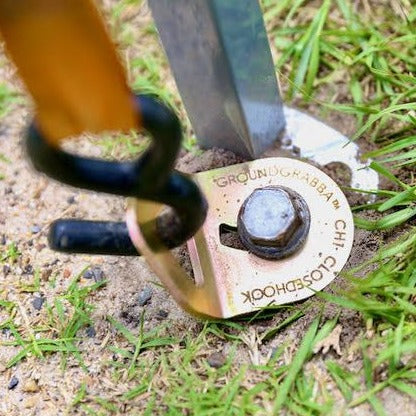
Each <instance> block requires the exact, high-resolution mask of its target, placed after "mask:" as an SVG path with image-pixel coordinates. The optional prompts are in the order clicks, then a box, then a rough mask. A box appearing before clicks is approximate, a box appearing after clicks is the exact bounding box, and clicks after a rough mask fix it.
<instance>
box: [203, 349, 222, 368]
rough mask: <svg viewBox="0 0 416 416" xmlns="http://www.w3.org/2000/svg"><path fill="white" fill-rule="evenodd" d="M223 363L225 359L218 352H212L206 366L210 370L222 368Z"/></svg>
mask: <svg viewBox="0 0 416 416" xmlns="http://www.w3.org/2000/svg"><path fill="white" fill-rule="evenodd" d="M225 361H226V360H225V357H224V356H223V355H222V354H221V353H219V352H214V353H213V354H211V355H210V356H209V357H208V358H207V362H208V365H209V366H210V367H212V368H220V367H222V366H223V365H224V364H225Z"/></svg>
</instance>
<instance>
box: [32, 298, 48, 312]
mask: <svg viewBox="0 0 416 416" xmlns="http://www.w3.org/2000/svg"><path fill="white" fill-rule="evenodd" d="M44 302H45V298H44V297H43V296H36V297H35V298H34V299H33V300H32V306H33V307H34V308H35V309H36V310H37V311H40V310H41V309H42V306H43V303H44Z"/></svg>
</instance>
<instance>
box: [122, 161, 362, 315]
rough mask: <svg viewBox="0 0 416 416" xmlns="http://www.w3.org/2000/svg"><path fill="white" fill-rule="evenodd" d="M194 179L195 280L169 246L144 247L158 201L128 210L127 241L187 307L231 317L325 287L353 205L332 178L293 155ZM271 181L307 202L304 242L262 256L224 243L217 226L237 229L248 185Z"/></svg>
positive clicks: (337, 264)
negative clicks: (199, 195) (198, 218)
mask: <svg viewBox="0 0 416 416" xmlns="http://www.w3.org/2000/svg"><path fill="white" fill-rule="evenodd" d="M194 179H195V180H196V181H197V182H198V184H199V185H200V187H201V189H202V190H203V191H204V192H205V194H206V196H207V199H208V201H209V203H210V208H209V212H208V216H207V220H206V222H205V224H204V226H203V227H202V229H201V230H200V231H199V232H198V233H197V234H196V235H195V238H194V239H192V240H190V241H189V243H188V250H189V253H190V256H191V261H192V265H193V270H194V275H195V281H196V282H197V284H196V285H195V284H194V283H193V282H192V280H190V279H189V277H188V276H187V275H186V273H185V272H184V271H183V270H182V269H181V268H180V267H179V266H178V265H177V263H176V261H175V259H174V258H173V256H172V255H171V254H170V253H169V252H168V251H167V250H163V249H161V247H160V246H158V245H157V244H154V243H152V244H153V246H149V241H151V239H150V236H151V235H152V227H151V226H150V224H151V223H152V215H153V218H154V216H155V215H157V213H158V209H160V207H156V206H153V209H149V207H148V206H147V205H148V204H147V203H143V202H142V201H136V202H134V201H132V202H131V204H130V208H129V214H128V226H129V230H130V235H131V237H132V240H133V242H134V243H135V245H136V246H137V248H138V249H139V250H140V251H141V252H142V253H143V254H144V255H145V256H146V258H147V261H148V262H149V265H150V266H151V267H152V268H153V270H154V271H155V272H156V273H157V274H158V275H159V277H160V278H161V280H162V282H163V283H164V285H165V286H166V287H167V289H168V290H169V291H170V293H171V294H172V296H173V297H174V298H175V299H176V301H177V302H178V303H179V304H181V305H182V307H184V308H185V309H186V310H187V311H188V312H190V313H192V314H194V315H198V316H204V317H215V318H218V317H221V318H229V317H232V316H236V315H240V314H244V313H248V312H253V311H256V310H258V309H259V308H261V307H265V306H268V305H273V304H274V305H279V304H284V303H290V302H295V301H298V300H301V299H305V298H307V297H309V296H311V295H313V294H314V291H319V290H321V289H323V288H324V287H325V286H326V285H328V284H329V283H330V282H331V281H332V280H333V279H334V278H335V277H336V276H337V275H338V273H339V272H340V271H341V270H342V268H343V266H344V265H345V263H346V261H347V259H348V257H349V254H350V252H351V248H352V243H353V237H354V223H353V218H352V214H351V210H350V207H349V205H348V202H347V200H346V198H345V196H344V194H343V193H342V192H341V190H340V189H339V187H338V186H337V185H336V183H335V182H334V181H332V179H330V178H329V177H328V176H327V175H326V174H324V173H323V172H322V171H320V170H319V169H317V168H315V167H313V166H311V165H309V164H307V163H304V162H301V161H299V160H295V159H289V158H269V159H261V160H256V161H253V162H248V163H244V164H239V165H234V166H230V167H226V168H221V169H216V170H212V171H208V172H201V173H198V174H196V175H194ZM270 185H281V186H285V187H288V188H290V189H293V190H294V191H296V192H297V193H299V194H300V195H302V197H303V198H304V200H305V201H306V203H307V205H308V207H309V211H310V215H311V224H310V232H309V235H308V237H307V239H306V241H305V244H304V246H303V247H302V248H301V249H300V250H299V251H298V252H296V253H294V254H293V255H292V256H290V257H287V258H285V259H282V260H264V259H262V258H260V257H257V256H256V255H254V254H252V253H249V252H247V251H243V250H239V249H236V248H231V247H226V246H224V245H222V244H221V241H220V225H221V224H227V225H229V226H231V227H236V226H237V214H238V211H239V209H240V206H241V204H242V202H243V201H244V200H245V199H246V198H247V197H248V196H249V195H250V194H251V192H253V190H254V189H256V188H259V187H266V186H270ZM153 221H154V220H153Z"/></svg>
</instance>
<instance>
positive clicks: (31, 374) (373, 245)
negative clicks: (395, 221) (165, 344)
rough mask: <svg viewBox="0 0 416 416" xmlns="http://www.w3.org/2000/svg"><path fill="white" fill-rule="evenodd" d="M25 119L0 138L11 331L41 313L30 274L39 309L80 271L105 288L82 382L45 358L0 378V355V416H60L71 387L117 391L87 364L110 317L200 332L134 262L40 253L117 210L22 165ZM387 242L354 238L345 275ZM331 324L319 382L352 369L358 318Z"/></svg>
mask: <svg viewBox="0 0 416 416" xmlns="http://www.w3.org/2000/svg"><path fill="white" fill-rule="evenodd" d="M28 117H29V115H28V110H27V108H26V107H25V106H20V107H19V108H17V109H16V110H15V111H13V113H12V114H11V115H10V116H8V117H7V118H6V119H5V120H4V122H3V124H2V134H1V137H0V140H1V149H2V153H3V154H4V155H5V156H6V157H7V158H8V159H9V160H11V161H12V163H11V164H8V165H5V172H4V174H5V178H6V179H5V180H3V181H2V182H0V192H1V195H2V204H1V208H0V221H1V235H2V239H3V241H2V244H8V243H10V242H12V241H13V242H16V243H17V245H18V247H19V250H20V251H21V252H22V253H23V254H22V256H21V258H20V260H19V262H18V263H17V264H15V265H10V267H7V268H6V267H3V270H2V275H1V277H0V282H1V289H2V294H1V296H2V299H5V300H11V301H15V302H17V304H18V305H19V309H20V311H19V312H20V316H19V317H17V322H19V321H22V322H23V324H28V328H27V330H28V331H30V326H31V325H34V324H36V323H37V322H41V321H42V319H43V318H44V316H43V315H44V313H45V312H44V311H42V310H41V311H37V310H35V309H34V307H33V305H32V302H33V299H34V297H36V296H38V295H39V294H38V293H34V294H32V293H29V294H28V293H24V292H21V291H20V290H19V287H20V286H21V285H22V284H24V283H28V282H30V281H31V280H32V279H33V273H34V271H35V270H37V269H39V270H41V271H42V273H41V276H42V282H41V287H42V295H43V296H44V297H45V300H46V302H48V300H50V301H52V300H53V297H54V296H55V295H56V294H57V293H60V291H62V290H63V288H64V287H65V286H67V285H68V282H69V281H70V280H71V279H72V278H73V277H74V276H76V275H77V274H78V273H80V272H81V271H82V270H83V269H85V267H88V266H93V267H99V268H100V269H101V270H102V271H103V273H104V275H105V277H106V278H107V279H108V284H107V286H106V287H105V288H104V289H102V290H100V291H99V292H97V293H96V294H94V295H93V296H92V299H91V302H92V303H93V304H94V306H95V307H96V310H95V311H94V313H93V319H94V328H95V332H96V334H95V336H94V337H93V338H90V337H88V335H87V333H86V332H85V331H82V334H81V339H82V341H81V344H82V349H83V351H84V354H85V363H86V365H87V366H88V367H89V368H90V373H89V374H88V375H85V373H83V372H82V371H81V370H80V368H79V367H76V366H74V367H72V366H70V367H69V368H68V369H67V370H66V371H65V372H64V373H62V372H61V370H60V366H59V361H60V358H59V356H58V355H51V356H47V357H46V358H45V359H41V360H39V359H36V358H29V359H28V360H26V361H23V362H21V363H19V364H18V365H17V366H16V367H12V368H10V369H6V368H5V365H4V364H5V363H6V362H7V361H8V360H9V359H10V358H11V357H12V356H14V355H15V354H16V352H17V349H16V348H13V347H4V346H0V414H1V415H35V414H36V415H57V414H64V411H63V409H65V408H66V407H67V406H68V405H69V403H70V401H71V398H73V396H74V394H75V392H76V390H77V388H78V387H79V382H80V380H85V379H87V380H88V387H89V389H90V390H91V391H97V393H99V392H101V393H102V391H103V389H104V390H108V391H109V392H112V394H117V392H120V393H121V392H123V391H124V390H125V389H124V388H123V386H117V385H112V384H109V385H105V386H103V384H102V382H101V381H100V378H101V376H102V374H101V371H102V368H100V362H101V360H100V361H97V357H98V356H99V357H100V358H101V359H102V358H103V355H104V356H105V355H106V354H109V353H108V352H107V351H106V349H105V345H106V344H107V342H109V339H110V338H111V337H113V336H114V334H113V333H112V331H111V328H110V327H109V323H108V321H107V320H106V316H107V315H111V316H114V317H116V318H117V319H119V320H120V321H121V322H123V323H124V324H125V325H126V326H128V327H130V328H135V327H137V325H138V323H139V320H140V315H141V313H142V311H143V309H145V310H146V315H145V327H150V328H151V327H152V326H154V325H157V324H159V323H160V322H161V320H166V321H167V322H168V324H169V328H170V331H169V332H170V333H171V334H172V335H177V336H180V334H181V333H182V332H183V331H190V332H193V331H194V332H195V333H197V332H198V331H199V330H200V328H201V325H202V324H201V322H199V321H198V320H196V319H194V318H192V317H190V316H189V315H187V314H186V313H185V312H183V311H182V310H181V309H180V308H179V307H178V306H177V305H176V304H175V302H174V301H173V300H172V298H171V297H170V296H169V294H168V293H167V292H166V291H165V290H164V289H163V288H161V287H159V286H156V285H154V284H153V282H157V277H156V276H155V275H154V274H153V273H152V272H151V271H150V270H149V268H148V267H147V265H146V263H145V261H144V260H143V259H142V258H123V257H110V256H86V255H65V254H60V253H56V252H53V251H51V250H50V249H49V248H48V247H47V241H46V234H47V228H48V224H50V222H51V221H53V220H54V219H56V218H60V217H74V218H89V219H112V220H121V219H122V218H123V209H124V206H123V205H124V202H123V200H122V199H120V198H115V197H110V196H105V195H102V194H95V193H85V192H82V191H79V190H77V189H72V188H69V187H66V186H62V185H61V184H59V183H56V182H54V181H51V180H49V179H47V178H45V177H43V176H42V175H39V174H37V173H35V172H34V171H33V169H32V167H31V166H30V164H29V162H28V160H27V159H26V157H25V154H24V149H23V145H22V137H23V135H24V129H25V127H26V125H27V121H28ZM329 122H330V123H331V124H332V125H333V126H334V127H338V128H339V129H340V130H341V131H343V132H344V133H349V132H350V131H349V129H345V120H343V123H342V125H340V124H338V123H336V122H334V120H329ZM95 151H97V149H95ZM238 161H239V160H238V158H236V157H235V156H234V155H232V154H230V153H228V152H224V151H221V150H210V151H206V152H204V153H203V154H200V155H198V156H195V155H190V154H185V155H183V156H182V158H181V160H180V162H179V168H182V169H183V170H185V171H188V172H190V171H198V170H206V169H210V168H214V167H220V166H224V165H225V164H228V163H233V162H238ZM335 179H336V178H335ZM388 237H389V236H388V234H382V233H370V232H366V231H362V230H357V231H356V235H355V241H354V248H353V251H352V254H351V257H350V259H349V261H348V264H347V266H346V267H353V266H356V265H358V264H361V263H362V262H363V261H365V260H367V259H369V258H370V257H371V256H372V254H374V253H375V251H376V250H377V248H378V247H379V245H380V243H381V242H383V241H385V240H386V239H388ZM51 276H57V279H56V287H55V288H51V287H50V286H49V285H47V284H46V283H47V282H48V280H49V279H50V277H51ZM339 284H341V279H340V278H339V279H336V280H335V282H334V287H337V286H338V285H339ZM148 287H151V288H152V291H153V294H152V298H151V301H150V302H149V303H148V304H147V305H145V306H140V305H139V303H138V294H139V293H141V291H142V290H143V289H144V288H148ZM327 290H331V289H327ZM308 302H313V303H316V304H317V308H316V310H318V309H319V307H318V305H320V304H321V302H320V301H318V300H317V299H312V300H310V301H308ZM312 310H314V309H312ZM334 314H335V308H334V307H332V306H331V305H327V306H326V308H325V316H327V317H328V318H332V317H333V316H334ZM286 316H287V312H283V313H276V315H275V316H274V317H273V318H272V319H269V320H267V321H264V322H257V323H253V324H250V325H249V326H248V329H249V330H251V331H254V332H256V333H259V334H261V333H262V332H263V331H266V330H267V329H268V328H271V327H272V326H274V325H276V323H278V322H281V321H282V320H283V319H285V318H286ZM314 317H315V313H313V312H311V313H310V314H309V315H306V316H305V317H303V318H301V319H299V320H298V321H297V322H296V323H295V324H293V325H291V326H290V327H289V329H287V330H283V331H282V332H280V333H279V335H278V336H277V337H275V338H274V339H272V340H271V341H270V342H268V343H266V345H262V346H260V349H259V357H260V359H265V358H266V357H268V356H269V355H270V354H271V352H272V351H273V350H274V349H275V348H276V347H277V346H279V345H280V344H281V343H282V342H284V341H286V340H288V339H292V340H293V343H294V345H296V344H298V343H299V341H300V340H301V339H302V336H303V334H304V332H305V328H307V327H308V325H309V324H310V323H311V321H312V320H313V318H314ZM29 323H30V324H29ZM339 325H340V329H341V333H340V338H339V348H340V353H341V354H342V355H341V357H339V356H338V354H337V352H336V351H335V349H331V350H330V351H329V352H328V353H327V354H326V356H323V355H320V354H318V355H317V357H316V359H315V360H314V363H313V368H312V369H311V371H314V372H317V374H318V375H319V374H320V375H321V376H323V360H324V359H325V358H328V357H330V358H332V359H336V360H338V361H339V362H341V363H342V364H346V365H348V367H349V368H350V369H354V367H356V366H357V365H360V363H361V360H360V359H358V357H357V356H356V353H357V351H354V349H356V348H357V342H358V341H359V339H360V338H361V337H363V336H365V328H364V324H363V322H362V319H361V318H360V317H359V316H358V315H357V314H356V313H354V312H351V311H347V310H345V311H343V312H342V314H341V316H340V317H339ZM9 337H10V334H8V333H7V332H4V331H3V333H2V334H1V339H2V340H3V341H4V340H7V339H8V338H9ZM227 348H229V347H228V346H227V343H226V342H224V343H223V344H218V345H217V346H216V349H217V350H218V351H221V352H222V353H226V352H227ZM235 360H236V364H241V363H243V362H249V361H250V354H249V349H248V348H240V350H239V351H238V354H237V355H236V357H235ZM13 376H14V377H17V379H18V380H19V386H18V388H16V389H13V390H9V389H8V385H9V383H10V380H11V379H12V377H13ZM30 380H35V381H36V383H37V386H38V391H35V392H32V391H25V385H26V387H27V385H28V383H29V382H30ZM29 385H30V383H29ZM332 388H333V392H334V393H335V394H339V393H336V389H335V387H334V386H333V387H332ZM26 390H27V388H26ZM382 400H383V403H384V405H385V407H386V409H387V410H388V411H389V412H391V413H390V414H398V412H397V411H398V409H401V411H400V413H403V414H407V415H411V414H416V407H415V403H414V402H411V400H410V399H409V398H408V397H407V396H406V397H405V396H402V395H401V394H399V393H397V392H396V391H394V392H393V391H389V390H388V389H387V390H385V391H384V392H383V393H382ZM350 414H351V415H353V414H354V415H367V414H371V411H370V409H369V407H368V406H367V405H363V406H359V407H357V408H355V409H354V410H353V411H351V412H350Z"/></svg>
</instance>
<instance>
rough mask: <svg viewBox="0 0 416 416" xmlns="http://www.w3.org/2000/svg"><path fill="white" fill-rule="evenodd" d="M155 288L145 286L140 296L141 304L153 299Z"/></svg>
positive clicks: (143, 304)
mask: <svg viewBox="0 0 416 416" xmlns="http://www.w3.org/2000/svg"><path fill="white" fill-rule="evenodd" d="M152 295H153V290H152V289H151V288H150V287H145V288H143V289H142V290H141V292H140V293H139V297H138V302H139V306H145V305H147V304H148V303H149V301H150V299H152Z"/></svg>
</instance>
